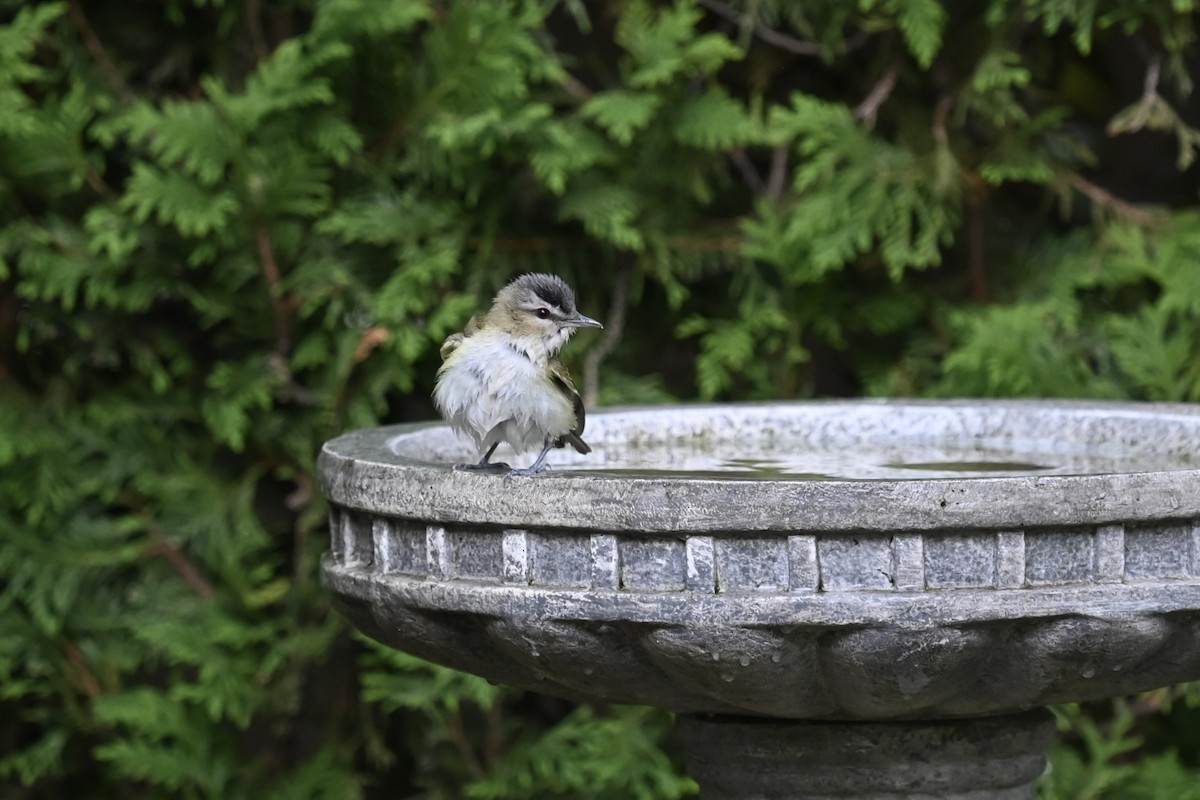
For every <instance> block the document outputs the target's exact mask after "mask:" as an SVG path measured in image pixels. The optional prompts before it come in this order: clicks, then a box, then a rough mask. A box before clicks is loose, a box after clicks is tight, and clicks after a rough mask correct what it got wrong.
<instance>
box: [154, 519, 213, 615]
mask: <svg viewBox="0 0 1200 800" xmlns="http://www.w3.org/2000/svg"><path fill="white" fill-rule="evenodd" d="M146 528H147V531H148V532H149V534H150V539H151V540H152V541H151V542H150V544H147V545H146V546H145V547H143V548H142V551H141V555H142V556H143V557H145V558H154V557H159V556H161V557H162V558H165V559H166V560H167V563H168V564H170V565H171V568H172V569H174V570H175V571H176V572H178V573H179V577H181V578H183V580H184V583H186V584H187V585H188V586H190V587H192V590H193V591H194V592H195V593H196V594H198V595H200V597H202V598H204V599H205V600H212V599H213V598H214V597H216V595H217V593H216V590H215V589H213V586H212V584H211V583H209V582H208V581H207V580H206V579H205V578H204V576H203V575H201V574H200V570H198V569H196V565H195V564H193V563H192V562H191V561H190V560H189V559H188V557H187V556H185V555H184V554H183V551H181V550H180V549H179V547H178V546H177V545H176V544H175V543H174V542H172V541H171V540H169V539H168V538H167V536H166V534H164V533H163V532H162V530H161V529H160V528H159V527H158V525H157V524H156V523H153V522H149V521H147V525H146Z"/></svg>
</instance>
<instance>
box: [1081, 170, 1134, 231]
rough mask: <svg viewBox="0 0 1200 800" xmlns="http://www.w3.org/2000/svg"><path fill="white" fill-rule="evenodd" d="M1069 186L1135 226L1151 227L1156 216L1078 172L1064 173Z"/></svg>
mask: <svg viewBox="0 0 1200 800" xmlns="http://www.w3.org/2000/svg"><path fill="white" fill-rule="evenodd" d="M1063 175H1064V177H1065V178H1066V181H1067V185H1069V186H1070V187H1071V188H1072V189H1074V190H1075V191H1077V192H1079V193H1080V194H1081V195H1083V196H1084V197H1086V198H1087V199H1088V200H1091V201H1092V202H1093V203H1095V204H1096V205H1098V206H1100V207H1101V208H1106V209H1108V210H1109V211H1111V212H1112V213H1113V214H1115V215H1116V216H1118V217H1120V218H1121V219H1124V220H1126V221H1128V222H1132V223H1134V224H1135V225H1149V224H1150V222H1151V221H1152V220H1153V219H1154V216H1153V215H1152V214H1151V213H1150V212H1149V211H1147V210H1146V209H1144V208H1140V207H1138V206H1136V205H1134V204H1133V203H1130V202H1129V201H1128V200H1122V199H1121V198H1119V197H1117V196H1116V195H1115V194H1113V193H1112V192H1110V191H1108V190H1107V189H1102V188H1100V187H1099V186H1097V185H1096V184H1094V183H1092V182H1091V181H1089V180H1088V179H1087V178H1085V177H1083V176H1082V175H1080V174H1079V173H1077V172H1070V171H1064V173H1063Z"/></svg>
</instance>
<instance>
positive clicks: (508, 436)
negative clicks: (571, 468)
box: [433, 273, 604, 476]
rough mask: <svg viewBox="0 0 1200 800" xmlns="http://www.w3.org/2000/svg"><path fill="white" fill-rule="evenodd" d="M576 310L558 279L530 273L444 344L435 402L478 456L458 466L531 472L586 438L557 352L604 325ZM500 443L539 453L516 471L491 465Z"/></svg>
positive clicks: (584, 447) (582, 448) (584, 449)
mask: <svg viewBox="0 0 1200 800" xmlns="http://www.w3.org/2000/svg"><path fill="white" fill-rule="evenodd" d="M603 327H604V326H603V325H601V324H600V323H599V322H597V321H596V320H594V319H592V318H591V317H587V316H584V315H583V314H581V313H579V311H578V310H576V308H575V293H574V292H573V291H572V290H571V287H570V286H568V285H567V283H566V282H565V281H564V280H562V279H561V278H559V277H557V276H555V275H547V274H545V273H527V274H524V275H520V276H518V277H516V278H514V279H513V280H512V281H510V282H509V283H508V284H507V285H506V286H504V288H502V289H501V290H500V291H499V292H497V293H496V296H495V298H494V299H493V300H492V305H491V308H490V309H489V310H488V311H487V313H485V314H482V315H478V316H475V317H472V318H471V319H470V320H469V321H468V322H467V324H466V326H465V327H464V328H463V329H462V331H460V332H458V333H452V334H450V335H449V336H447V337H446V340H445V341H444V342H443V343H442V346H441V350H440V354H441V357H442V365H441V367H440V368H439V369H438V371H437V378H436V381H435V384H434V389H433V403H434V405H435V406H436V407H437V409H438V412H439V413H440V414H441V415H442V418H443V419H445V420H446V421H447V422H448V423H449V424H450V427H451V428H452V429H453V430H454V431H455V432H456V433H458V434H459V435H463V436H468V437H470V438H471V439H472V440H473V441H474V442H475V446H476V447H477V448H479V452H480V453H482V454H483V457H482V458H480V460H479V462H478V463H474V464H457V465H456V466H455V469H465V470H482V471H490V472H506V473H507V474H509V475H515V476H528V475H536V474H538V473H539V472H542V471H543V470H544V469H546V467H547V465H546V454H547V453H549V452H550V450H551V448H554V447H564V446H566V445H568V444H569V445H571V446H572V447H573V448H575V450H577V451H578V452H579V453H582V454H587V453H590V452H591V449H592V448H591V447H589V446H588V444H587V442H585V441H584V440H583V427H584V421H585V411H584V407H583V399H582V398H581V397H580V396H579V392H578V390H576V388H575V384H574V382H572V380H571V375H570V373H569V372H568V371H567V367H566V365H565V364H563V362H562V361H561V360H560V359H559V357H558V354H559V353H560V352H561V351H562V348H563V345H565V344H566V343H567V340H568V339H570V338H571V336H572V334H574V333H575V331H577V330H579V329H580V328H603ZM501 442H507V443H508V444H509V445H511V446H512V448H513V449H514V450H515V451H516V452H517V453H524V452H527V451H529V450H532V449H534V448H536V447H540V448H541V452H539V453H538V456H537V458H536V459H535V460H534V462H533V463H532V464H531V465H530V466H528V467H525V468H523V469H513V468H511V467H510V466H509V465H508V464H505V463H503V462H493V461H491V457H492V454H493V453H494V452H495V451H496V448H497V447H498V446H499V445H500V443H501Z"/></svg>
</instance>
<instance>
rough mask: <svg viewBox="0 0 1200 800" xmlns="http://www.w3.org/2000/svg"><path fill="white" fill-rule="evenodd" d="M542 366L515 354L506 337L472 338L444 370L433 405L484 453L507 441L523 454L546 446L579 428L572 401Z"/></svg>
mask: <svg viewBox="0 0 1200 800" xmlns="http://www.w3.org/2000/svg"><path fill="white" fill-rule="evenodd" d="M539 356H541V359H540V360H542V361H543V363H542V365H541V366H538V365H537V364H535V363H534V362H533V361H531V360H530V359H529V358H528V357H527V356H525V355H523V354H521V353H519V352H517V351H516V350H515V349H513V346H512V344H511V340H510V339H509V337H508V334H506V333H500V332H492V331H481V332H479V333H476V334H475V335H473V336H469V337H467V338H466V339H465V340H463V343H462V344H461V345H460V346H459V348H458V349H457V350H455V351H454V352H453V353H451V355H450V357H449V358H448V359H446V362H445V363H444V364H443V365H442V368H441V369H440V370H439V371H438V378H437V384H436V386H435V387H434V390H433V402H434V405H436V406H437V408H438V411H440V412H441V414H442V416H443V417H444V418H445V419H446V421H447V422H449V423H450V427H451V428H453V429H454V430H455V431H456V432H458V433H459V434H462V435H465V436H469V437H471V438H472V439H473V440H474V441H475V444H476V446H477V447H478V448H479V450H480V452H481V453H482V452H484V451H486V450H487V448H489V447H491V446H492V444H494V443H495V442H507V443H508V444H509V445H511V446H512V448H513V450H515V451H516V452H518V453H522V452H525V451H528V450H534V449H539V448H541V447H542V445H543V443H544V442H545V439H546V437H547V436H551V437H558V436H562V435H563V434H564V433H566V432H568V431H569V430H571V428H572V427H574V425H575V410H574V408H573V407H572V404H571V401H570V399H569V398H568V397H567V396H566V395H565V394H564V393H563V392H562V391H561V390H560V389H559V388H558V387H557V386H555V385H554V383H552V382H551V380H550V378H549V377H548V376H547V374H546V369H545V363H544V358H545V356H544V355H543V354H542V353H535V356H534V357H535V358H537V357H539Z"/></svg>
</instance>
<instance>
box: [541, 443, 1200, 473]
mask: <svg viewBox="0 0 1200 800" xmlns="http://www.w3.org/2000/svg"><path fill="white" fill-rule="evenodd" d="M1195 466H1196V463H1195V461H1194V460H1193V459H1192V458H1191V457H1189V455H1188V454H1177V455H1174V456H1172V455H1169V454H1168V455H1164V454H1153V453H1129V452H1125V453H1120V454H1116V453H1111V452H1109V453H1105V452H1096V451H1089V450H1086V449H1060V450H1055V449H1054V448H1052V447H1037V446H1036V445H1035V443H1030V442H1026V443H1023V445H1018V446H1012V447H979V446H976V445H974V444H972V443H959V442H946V443H929V442H910V443H886V442H883V443H878V444H876V445H875V446H865V445H862V444H860V443H855V444H844V445H842V446H828V445H826V446H814V445H813V444H812V443H811V442H805V443H789V442H787V441H786V440H785V441H777V442H773V443H768V442H764V441H762V440H759V441H747V442H742V443H733V442H728V441H720V442H705V441H704V440H690V441H689V440H682V441H674V442H645V443H639V444H636V445H627V444H615V443H614V444H602V445H599V446H597V447H596V449H595V452H593V453H591V454H589V455H588V456H583V457H576V458H570V459H569V462H568V463H566V464H563V468H564V469H570V470H571V471H572V472H583V473H587V474H591V475H619V476H621V477H627V478H628V477H647V478H665V477H670V478H717V479H722V480H794V481H836V480H927V479H931V478H956V479H963V478H995V477H1005V478H1011V477H1019V476H1038V475H1098V474H1107V473H1113V472H1125V473H1128V472H1157V471H1163V470H1177V469H1194V468H1195Z"/></svg>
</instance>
